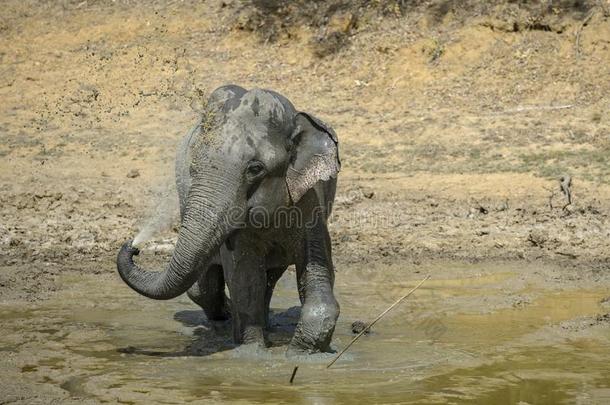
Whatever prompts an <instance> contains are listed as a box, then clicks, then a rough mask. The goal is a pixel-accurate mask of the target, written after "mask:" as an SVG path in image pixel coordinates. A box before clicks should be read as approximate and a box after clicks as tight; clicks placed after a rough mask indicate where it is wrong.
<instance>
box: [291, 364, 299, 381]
mask: <svg viewBox="0 0 610 405" xmlns="http://www.w3.org/2000/svg"><path fill="white" fill-rule="evenodd" d="M298 369H299V366H294V370H292V375H291V376H290V384H292V382H293V381H294V376H295V375H297V370H298Z"/></svg>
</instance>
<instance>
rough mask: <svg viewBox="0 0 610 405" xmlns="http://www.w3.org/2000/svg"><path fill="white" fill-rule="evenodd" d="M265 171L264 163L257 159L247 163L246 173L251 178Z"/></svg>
mask: <svg viewBox="0 0 610 405" xmlns="http://www.w3.org/2000/svg"><path fill="white" fill-rule="evenodd" d="M263 173H265V165H263V164H262V163H261V162H259V161H252V162H250V163H249V164H248V175H249V176H250V177H251V178H257V177H259V176H261V175H262V174H263Z"/></svg>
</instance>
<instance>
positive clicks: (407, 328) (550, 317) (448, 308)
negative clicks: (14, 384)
mask: <svg viewBox="0 0 610 405" xmlns="http://www.w3.org/2000/svg"><path fill="white" fill-rule="evenodd" d="M430 270H431V272H432V274H433V275H434V269H433V268H432V269H430ZM455 274H456V279H454V280H442V279H439V278H437V279H434V277H433V279H432V280H430V281H429V283H427V284H426V285H425V286H424V287H423V288H422V289H421V290H418V291H417V292H416V293H415V294H414V295H413V297H412V298H410V299H409V300H408V301H406V302H405V303H404V305H401V306H400V307H398V308H397V309H396V310H395V311H393V312H392V313H390V314H389V315H388V316H387V317H386V318H384V319H383V320H382V321H381V322H379V324H377V325H376V327H375V329H374V330H373V331H372V333H370V334H369V335H366V336H363V337H362V339H360V340H359V341H358V342H357V343H356V344H355V345H354V346H353V347H352V348H351V349H350V351H348V352H347V353H346V355H345V356H343V357H342V358H341V360H340V361H339V362H338V363H336V365H335V366H333V368H331V369H329V370H327V369H325V368H324V366H325V364H326V363H327V362H328V361H329V359H330V358H332V355H327V354H321V355H316V356H311V357H306V358H299V359H287V358H286V356H285V349H286V344H287V343H288V341H289V339H290V337H291V336H292V333H293V330H294V325H295V324H296V321H297V320H298V316H299V308H298V306H296V305H298V297H297V295H296V286H295V283H294V280H293V274H288V276H287V277H284V278H283V279H282V280H280V282H279V283H278V287H277V293H276V296H275V297H274V300H273V302H272V306H273V307H274V308H279V309H278V310H276V311H275V312H274V313H273V316H272V319H271V326H272V330H271V331H270V333H269V338H270V340H271V342H272V347H270V348H268V349H260V348H257V347H248V346H241V347H237V348H236V347H235V346H234V345H233V344H232V342H231V340H230V336H231V331H230V322H208V321H207V319H205V317H204V316H203V313H202V312H201V311H199V310H198V309H196V308H195V307H194V306H193V304H192V303H191V302H190V301H189V300H188V299H187V298H184V297H180V298H179V299H177V300H173V301H170V302H158V301H152V300H147V299H144V298H142V297H140V296H138V295H136V294H135V293H132V292H131V291H130V290H129V289H127V288H125V287H124V286H123V285H122V284H120V282H119V281H116V283H115V282H108V283H107V284H106V285H102V286H100V283H99V281H98V280H96V279H95V278H93V277H91V278H89V279H85V280H83V279H82V278H79V279H72V280H71V279H66V280H65V282H66V288H65V290H64V292H63V293H61V294H62V295H60V296H58V297H57V298H56V299H54V300H52V301H49V302H45V303H44V306H40V307H33V306H32V307H31V308H6V310H5V311H3V312H2V315H1V318H2V322H3V326H4V330H5V333H4V334H3V335H1V337H0V347H2V348H3V350H6V351H9V352H11V353H13V354H14V355H15V356H16V358H17V359H21V364H20V368H19V369H20V371H21V376H22V378H24V379H28V381H32V382H37V383H45V384H52V385H55V386H58V387H61V388H63V389H64V390H66V391H68V392H70V394H71V395H72V396H74V397H82V398H87V397H90V398H94V399H96V400H98V401H109V402H117V401H121V402H132V403H151V402H159V401H168V400H169V401H170V402H171V401H174V402H186V401H193V400H198V399H206V400H211V401H216V402H222V401H230V402H239V401H241V402H243V403H251V402H265V401H269V402H300V403H308V404H310V403H313V404H335V403H346V402H395V403H396V402H399V403H443V402H453V403H480V404H496V403H497V404H500V403H518V402H519V401H523V402H527V403H536V404H539V403H549V404H551V403H553V404H554V403H562V402H565V403H572V402H576V401H583V402H600V403H603V402H604V398H607V396H608V395H610V391H609V390H608V387H610V350H609V349H610V333H609V332H608V331H609V328H610V326H609V325H608V323H609V322H608V321H607V318H604V317H603V316H602V317H595V315H596V314H598V313H602V312H604V308H603V307H602V306H600V300H601V299H602V298H604V294H607V291H583V290H564V291H551V290H549V289H542V288H540V287H537V286H536V283H534V282H533V281H532V282H528V281H524V280H523V277H517V275H516V274H518V272H517V270H516V269H513V268H509V267H491V266H489V265H486V266H483V265H478V266H468V267H466V266H462V267H460V266H456V273H455ZM419 279H421V276H420V275H418V274H416V275H409V274H406V273H405V272H404V271H402V270H401V269H400V268H395V267H392V268H390V267H387V268H383V267H379V268H375V269H364V270H360V271H356V270H350V271H347V272H345V273H344V274H342V275H340V276H338V279H337V294H338V296H339V301H340V303H341V310H342V312H341V318H340V322H339V324H338V326H337V330H336V334H335V338H334V341H333V345H334V347H335V348H337V349H340V348H342V347H343V346H344V345H345V344H347V342H349V341H350V340H351V338H352V336H353V335H352V334H351V327H350V325H351V324H352V322H353V321H354V320H357V319H363V320H370V319H372V318H373V317H374V316H375V315H376V314H378V313H379V312H380V311H381V310H383V309H384V308H385V307H387V305H388V303H391V302H393V301H394V300H395V299H396V298H397V297H399V296H401V295H402V294H404V292H405V291H406V290H408V289H410V288H411V287H412V286H413V285H415V284H416V283H417V282H418V280H419ZM384 285H385V286H386V287H387V288H382V287H383V286H384ZM286 308H289V309H288V310H287V309H286ZM605 312H607V309H606V311H605ZM41 326H42V327H41ZM295 364H300V368H299V373H298V375H297V378H296V380H295V383H294V384H293V385H291V384H289V383H288V380H289V378H290V374H291V372H292V369H293V367H294V365H295Z"/></svg>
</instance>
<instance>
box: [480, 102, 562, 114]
mask: <svg viewBox="0 0 610 405" xmlns="http://www.w3.org/2000/svg"><path fill="white" fill-rule="evenodd" d="M572 107H574V104H564V105H532V106H522V107H517V108H513V109H510V110H504V111H498V112H496V113H493V114H492V115H502V114H514V113H520V112H527V111H540V110H542V111H551V110H565V109H568V108H572Z"/></svg>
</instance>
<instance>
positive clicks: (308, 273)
mask: <svg viewBox="0 0 610 405" xmlns="http://www.w3.org/2000/svg"><path fill="white" fill-rule="evenodd" d="M296 267H297V268H296V270H297V282H298V286H299V296H300V298H301V302H302V303H303V306H302V308H301V318H300V320H299V323H298V324H297V327H296V330H295V333H294V337H293V338H292V341H291V342H290V348H289V351H291V352H295V351H296V352H299V351H305V352H309V353H313V352H328V351H330V342H331V340H332V335H333V332H334V330H335V324H336V322H337V318H338V317H339V304H338V303H337V300H335V297H334V295H333V284H334V280H335V277H334V268H333V263H332V258H331V247H330V238H329V235H328V231H327V229H326V224H325V223H318V224H316V225H315V226H314V228H312V229H310V230H308V232H307V237H306V240H305V241H304V247H303V253H302V256H301V257H300V258H299V259H298V261H297V266H296Z"/></svg>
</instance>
